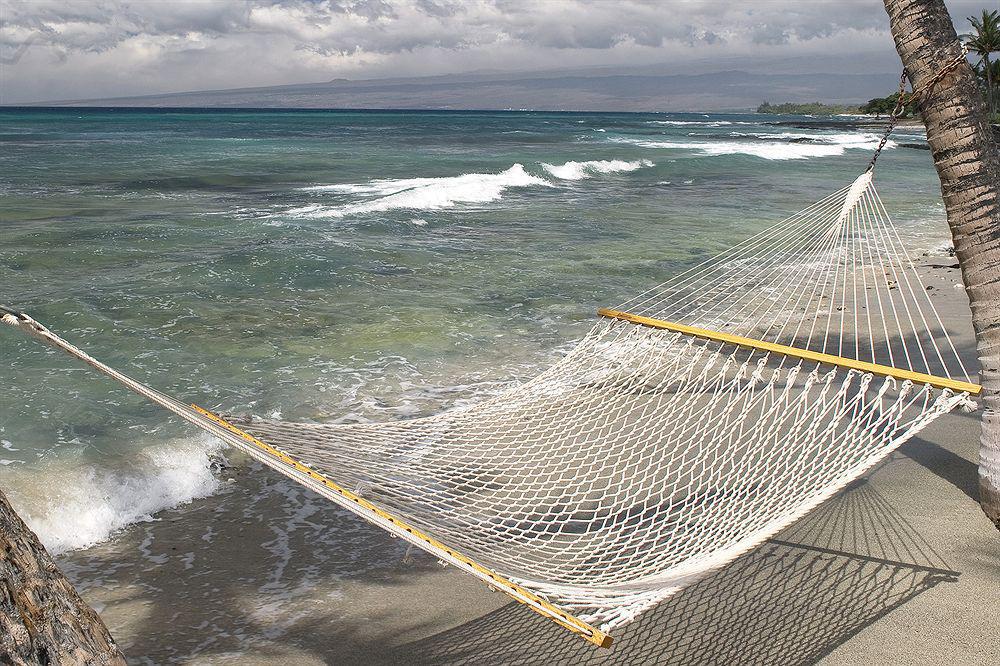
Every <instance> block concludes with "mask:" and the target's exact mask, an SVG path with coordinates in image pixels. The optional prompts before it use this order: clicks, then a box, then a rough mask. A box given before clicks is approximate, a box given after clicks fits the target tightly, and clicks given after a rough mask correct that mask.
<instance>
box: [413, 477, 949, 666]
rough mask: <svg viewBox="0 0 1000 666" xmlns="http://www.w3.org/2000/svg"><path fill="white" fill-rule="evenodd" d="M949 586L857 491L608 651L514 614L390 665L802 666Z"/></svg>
mask: <svg viewBox="0 0 1000 666" xmlns="http://www.w3.org/2000/svg"><path fill="white" fill-rule="evenodd" d="M957 577H958V573H957V572H955V571H951V570H950V569H949V568H948V565H947V564H946V563H945V562H944V561H943V560H942V559H941V557H940V556H939V555H937V554H936V553H935V552H934V551H933V550H932V549H931V548H930V546H929V545H928V544H927V543H926V542H925V541H924V540H923V539H921V538H920V536H919V535H918V534H917V533H916V532H915V531H914V529H913V528H912V527H911V526H910V525H909V524H908V523H907V522H906V521H905V520H904V519H903V518H902V516H900V515H899V514H898V513H897V512H896V511H895V510H894V509H893V508H892V507H891V506H890V505H889V504H888V502H886V501H885V499H883V498H882V496H881V495H879V493H878V492H877V491H876V490H875V489H874V488H872V487H871V486H869V485H868V484H867V483H864V482H861V483H856V484H854V485H853V486H852V487H851V488H850V489H849V490H847V491H846V492H844V493H843V494H841V495H840V496H838V497H837V498H836V499H834V500H831V501H830V502H828V503H827V504H826V505H824V506H823V507H822V508H821V509H819V510H818V511H816V512H815V513H813V514H812V515H810V516H809V517H807V518H806V519H804V520H803V521H801V522H799V523H797V524H796V525H794V526H793V527H792V528H790V529H789V530H786V531H785V532H784V533H783V534H782V535H781V538H780V539H774V540H772V541H770V542H768V543H767V544H765V545H763V546H761V547H760V548H758V549H756V550H754V551H752V552H751V553H749V554H747V555H745V556H744V557H742V558H740V559H738V560H736V561H735V562H733V563H732V564H730V565H729V566H727V567H725V568H723V569H721V570H720V571H718V572H716V573H714V574H712V575H710V576H708V577H707V578H704V579H702V580H701V581H700V582H698V583H696V584H695V585H692V586H691V587H688V588H687V589H685V590H683V591H681V592H680V593H678V594H676V595H674V596H673V597H671V598H670V599H667V600H666V601H665V602H663V603H662V604H660V605H659V606H658V607H656V608H655V609H653V610H652V611H650V612H648V613H646V614H645V615H643V616H641V617H640V618H639V619H638V620H637V621H636V622H634V623H633V624H631V625H628V626H626V627H623V628H621V629H619V630H618V631H615V632H612V633H613V634H614V635H615V638H616V644H615V645H614V646H613V647H612V649H611V650H608V651H603V650H597V649H595V648H593V647H592V646H591V645H590V644H588V643H585V642H583V641H581V640H580V639H578V638H575V637H572V636H570V635H568V634H566V633H565V632H563V631H561V630H559V629H558V628H556V627H555V626H553V625H552V624H551V623H549V622H548V621H547V620H545V619H543V618H541V617H537V616H535V615H534V614H532V613H530V612H529V611H527V610H526V609H524V608H521V607H520V606H519V605H518V604H510V605H508V606H505V607H504V608H502V609H500V610H498V611H496V612H494V613H490V614H488V615H486V616H484V617H481V618H479V619H477V620H474V621H472V622H469V623H467V624H464V625H462V626H460V627H457V628H455V629H452V630H450V631H446V632H443V633H441V634H438V635H436V636H432V637H430V638H427V639H425V640H421V641H418V642H415V643H412V644H409V645H406V646H404V647H403V648H402V649H401V650H400V651H399V652H398V653H397V654H396V657H397V658H398V659H399V661H400V663H403V662H407V661H409V662H419V663H427V664H432V663H433V664H625V663H629V664H637V663H657V664H762V665H763V664H778V663H780V664H810V663H814V662H815V661H817V660H818V659H820V658H821V657H823V656H824V655H826V654H827V653H829V652H830V651H831V650H833V649H834V648H836V647H837V646H838V645H840V644H841V643H843V642H844V641H846V640H848V639H849V638H851V637H852V636H853V635H855V634H856V633H857V632H859V631H860V630H862V629H864V628H865V627H867V626H868V625H870V624H872V623H873V622H875V621H876V620H878V619H879V618H880V617H882V616H883V615H885V614H886V613H889V612H891V611H892V610H893V609H895V608H898V607H899V606H901V605H902V604H905V603H906V602H907V601H909V600H910V599H912V598H914V597H916V596H917V595H919V594H921V593H922V592H925V591H927V590H929V589H930V588H932V587H934V586H935V585H937V584H939V583H943V582H952V581H955V580H957Z"/></svg>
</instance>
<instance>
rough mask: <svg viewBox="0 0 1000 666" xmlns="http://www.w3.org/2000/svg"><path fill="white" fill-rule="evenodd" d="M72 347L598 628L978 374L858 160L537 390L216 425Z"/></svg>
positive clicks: (378, 521) (699, 571)
mask: <svg viewBox="0 0 1000 666" xmlns="http://www.w3.org/2000/svg"><path fill="white" fill-rule="evenodd" d="M5 312H6V314H5V315H4V317H3V320H4V321H5V322H6V323H8V324H11V325H13V326H15V327H18V328H20V329H23V330H25V331H27V332H28V333H31V334H33V335H35V336H37V337H39V338H41V339H42V340H44V341H46V342H48V343H50V344H52V345H55V346H56V347H59V348H61V349H63V350H64V351H67V352H69V353H70V354H72V355H73V356H76V357H77V358H79V359H82V360H83V361H85V362H86V363H88V364H90V365H91V366H93V367H94V368H96V369H97V370H99V371H101V372H103V373H105V374H107V375H109V376H111V377H113V378H114V379H116V380H118V381H120V382H121V383H123V384H125V386H127V387H128V388H130V389H132V390H133V391H135V392H137V393H139V394H141V395H143V396H145V397H146V398H148V399H150V400H152V401H153V402H155V403H158V404H160V405H162V406H163V407H165V408H167V409H169V410H170V411H172V412H174V413H176V414H178V415H179V416H181V417H183V418H184V419H186V420H188V421H190V422H191V423H193V424H195V425H197V426H199V427H200V428H203V429H204V430H206V431H208V432H209V433H212V434H213V435H216V436H218V437H219V438H221V439H223V440H225V441H226V442H227V443H229V444H231V445H232V446H234V447H236V448H238V449H240V450H242V451H244V452H246V453H247V454H249V455H250V456H251V457H253V458H255V459H256V460H259V461H260V462H262V463H264V464H265V465H268V466H269V467H271V468H273V469H275V470H277V471H278V472H280V473H282V474H284V475H286V476H288V477H290V478H292V479H294V480H295V481H297V482H299V483H301V484H302V485H304V486H306V487H308V488H311V489H312V490H314V491H316V492H318V493H320V494H321V495H324V496H325V497H327V498H329V499H330V500H332V501H333V502H336V503H337V504H339V505H341V506H343V507H345V508H346V509H349V510H350V511H352V512H354V513H355V514H357V515H358V516H360V517H361V518H363V519H365V520H367V521H369V522H371V523H374V524H375V525H378V526H379V527H381V528H383V529H385V530H387V531H389V532H391V533H392V534H394V535H397V536H399V537H401V538H403V539H405V540H406V541H408V542H409V543H411V544H413V545H415V546H418V547H420V548H422V549H424V550H425V551H428V552H429V553H432V554H433V555H435V556H436V557H438V558H439V559H440V560H442V561H444V562H446V563H449V564H452V565H454V566H456V567H458V568H459V569H461V570H463V571H465V572H467V573H469V574H471V575H473V576H476V577H477V578H479V579H481V580H482V581H484V582H485V583H487V584H488V585H490V586H492V587H494V588H496V589H499V590H502V591H503V592H505V593H507V594H509V595H510V596H511V597H513V598H514V599H516V600H517V601H519V602H522V603H524V604H526V605H528V606H529V607H530V608H532V609H533V610H535V611H537V612H539V613H541V614H543V615H545V616H546V617H548V618H550V619H552V620H553V621H555V622H557V623H558V624H560V625H561V626H563V627H564V628H566V629H568V630H570V631H572V632H574V633H577V634H579V635H581V636H583V637H585V638H586V639H587V640H590V641H591V642H593V643H596V644H598V645H602V646H608V645H610V643H611V638H610V636H609V635H608V632H609V631H611V630H613V629H615V628H616V627H620V626H621V625H623V624H625V623H627V622H629V621H631V620H633V619H634V618H635V617H636V616H637V615H638V614H639V613H641V612H643V611H644V610H646V609H648V608H650V607H651V606H653V605H654V604H656V603H658V602H659V601H661V600H663V599H664V598H666V597H668V596H670V595H671V594H673V593H675V592H677V591H678V590H680V589H681V588H682V587H683V586H685V585H687V584H689V583H691V582H692V581H694V580H696V579H698V578H699V577H701V576H704V575H705V574H706V573H707V572H710V571H712V570H714V569H717V568H718V567H720V566H722V565H723V564H725V563H727V562H729V561H731V560H733V559H734V558H736V557H737V556H738V555H740V554H741V553H744V552H746V551H748V550H749V549H751V548H753V547H754V546H755V545H757V544H759V543H761V542H762V541H764V540H765V539H767V538H768V537H770V536H772V535H774V534H775V533H776V532H778V531H779V530H781V529H782V528H784V527H786V526H787V525H789V524H790V523H792V522H793V521H795V520H796V519H797V518H799V517H801V516H803V515H804V514H805V513H806V512H808V511H809V510H811V509H812V508H814V507H816V506H817V505H818V504H820V503H821V502H823V501H824V500H825V499H827V498H829V497H830V496H832V495H833V494H834V493H836V492H837V491H838V490H839V489H841V488H843V487H844V486H845V485H846V484H848V483H849V482H850V481H852V480H853V479H855V478H857V477H858V476H860V475H862V474H863V473H864V472H865V471H866V470H868V469H870V468H871V467H872V466H873V465H875V464H876V463H878V462H879V461H880V460H882V459H883V458H885V457H886V456H887V455H888V454H889V453H890V452H892V451H893V450H894V449H896V448H897V447H899V446H900V445H901V444H902V443H903V442H905V441H906V440H907V439H908V438H910V437H911V436H913V435H914V434H915V433H917V432H919V431H920V430H921V428H923V427H925V426H926V425H927V424H928V423H930V422H931V421H932V420H933V419H934V418H936V417H937V416H939V415H941V414H944V413H946V412H948V411H949V410H951V409H953V408H955V407H956V406H959V405H963V404H965V405H966V406H969V407H973V406H974V403H973V402H972V400H971V397H970V396H972V395H976V394H978V393H979V390H980V387H979V386H977V385H975V384H973V383H971V380H970V378H969V374H968V372H967V371H966V370H965V368H964V367H963V365H962V362H961V359H960V358H959V356H958V353H957V352H956V350H955V347H954V346H953V344H952V342H951V340H950V339H949V337H948V333H947V331H946V329H945V326H944V324H943V323H942V321H941V319H940V317H939V316H938V314H937V313H936V311H935V309H934V306H933V304H932V303H931V299H930V297H929V295H928V292H927V291H926V290H925V289H924V287H923V285H922V284H921V282H920V276H919V275H918V274H917V271H916V269H915V267H914V264H913V262H912V261H911V260H910V259H909V258H908V257H907V254H906V250H905V247H904V242H903V241H902V239H901V237H900V236H899V234H898V233H897V231H896V229H895V227H894V226H893V224H892V222H891V220H890V218H889V215H888V214H887V212H886V210H885V207H884V206H883V204H882V201H881V199H880V198H879V195H878V194H877V192H876V191H875V188H874V186H873V184H872V171H871V170H869V171H867V172H866V173H865V174H864V175H862V176H861V177H860V178H858V179H857V180H856V181H855V182H854V183H853V184H851V185H850V186H848V187H845V188H843V189H841V190H839V191H837V192H835V193H833V194H831V195H830V196H827V197H826V198H824V199H822V200H821V201H819V202H817V203H815V204H813V205H811V206H809V207H808V208H806V209H805V210H803V211H801V212H800V213H797V214H795V215H793V216H792V217H789V218H788V219H786V220H784V221H782V222H780V223H779V224H777V225H775V226H774V227H773V228H770V229H768V230H766V231H764V232H762V233H760V234H757V235H755V236H753V237H751V238H749V239H748V240H746V241H744V242H742V243H740V244H739V245H737V246H736V247H734V248H732V249H730V250H728V251H726V252H724V253H722V254H720V255H718V256H716V257H714V258H712V259H710V260H708V261H706V262H704V263H702V264H700V265H698V266H696V267H694V268H692V269H691V270H689V271H687V272H686V273H683V274H681V275H678V276H676V277H674V278H673V279H671V280H670V281H668V282H665V283H663V284H661V285H659V286H656V287H654V288H652V289H650V290H648V291H646V292H644V293H642V294H640V295H638V296H636V297H635V298H633V299H631V300H629V301H626V302H625V303H622V304H620V305H618V306H616V307H615V308H614V309H606V310H601V311H600V315H601V317H600V319H599V321H598V322H597V323H596V325H595V326H594V327H593V329H592V330H591V331H590V333H589V334H587V335H586V337H584V339H583V340H582V341H581V342H580V344H579V345H578V346H577V347H576V348H575V349H574V350H573V351H571V352H570V353H569V354H567V355H566V356H565V357H564V358H563V359H562V360H561V361H559V362H557V363H556V364H555V365H554V366H552V367H551V368H549V369H548V370H547V371H545V372H543V373H542V374H541V375H539V376H538V377H537V378H536V379H534V380H533V381H529V382H527V383H526V384H523V385H521V386H519V387H517V388H514V389H512V390H509V391H507V392H506V393H504V394H502V395H499V396H497V397H495V398H493V399H490V400H486V401H484V402H482V403H479V404H476V405H472V406H468V407H464V408H461V409H455V410H453V411H449V412H446V413H442V414H439V415H436V416H432V417H429V418H420V419H414V420H409V421H399V422H392V423H381V424H351V425H330V424H325V423H289V422H283V421H277V420H272V419H259V418H251V417H235V416H233V417H230V416H219V415H216V414H213V413H211V412H209V411H207V410H204V409H202V408H200V407H197V406H192V405H187V404H185V403H183V402H180V401H178V400H176V399H174V398H171V397H169V396H167V395H164V394H163V393H160V392H158V391H156V390H154V389H152V388H150V387H148V386H145V385H143V384H141V383H139V382H137V381H135V380H133V379H130V378H129V377H127V376H125V375H123V374H121V373H119V372H117V371H115V370H113V369H112V368H110V367H108V366H106V365H104V364H102V363H100V362H99V361H97V360H95V359H94V358H92V357H90V356H89V355H87V354H86V353H85V352H83V351H82V350H80V349H78V348H76V347H74V346H73V345H71V344H70V343H68V342H66V341H65V340H62V339H61V338H59V337H57V336H56V335H55V334H53V333H51V332H50V331H49V330H48V329H46V328H45V327H43V326H42V325H41V324H39V323H38V322H36V321H34V320H33V319H31V318H30V317H28V316H27V315H24V314H22V313H17V312H13V311H9V310H8V311H5Z"/></svg>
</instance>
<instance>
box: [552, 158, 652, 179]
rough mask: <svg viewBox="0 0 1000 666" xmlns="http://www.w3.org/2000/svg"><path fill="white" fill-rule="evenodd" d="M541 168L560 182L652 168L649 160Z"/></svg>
mask: <svg viewBox="0 0 1000 666" xmlns="http://www.w3.org/2000/svg"><path fill="white" fill-rule="evenodd" d="M541 164H542V168H543V169H545V170H546V171H548V172H549V173H550V174H552V175H553V176H555V177H556V178H560V179H562V180H583V179H584V178H590V177H591V176H594V175H596V174H599V173H622V172H629V171H635V170H637V169H641V168H643V167H651V166H653V162H651V161H649V160H634V161H631V162H626V161H625V160H591V161H588V162H566V163H565V164H559V165H555V164H546V163H545V162H542V163H541Z"/></svg>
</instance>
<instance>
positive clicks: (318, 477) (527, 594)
mask: <svg viewBox="0 0 1000 666" xmlns="http://www.w3.org/2000/svg"><path fill="white" fill-rule="evenodd" d="M191 407H192V408H193V409H194V410H196V411H197V412H198V413H199V414H201V415H202V416H204V417H206V418H208V419H210V420H211V421H213V422H214V423H216V424H217V425H219V426H221V427H223V428H225V429H226V430H228V431H229V432H231V433H233V434H235V435H239V436H240V437H241V438H243V439H244V440H246V441H247V442H248V443H249V444H251V445H253V446H254V447H255V448H257V449H259V450H260V451H261V452H263V453H265V454H267V455H268V456H269V457H272V458H276V459H277V460H280V461H281V462H283V463H285V464H286V465H288V466H290V467H292V468H294V469H295V470H296V471H297V472H300V473H302V474H305V475H307V476H308V477H309V478H311V479H312V480H313V481H316V482H318V483H321V484H322V485H324V486H325V487H327V488H329V489H330V490H332V491H334V492H335V493H337V494H338V495H340V496H341V497H343V498H344V499H345V500H347V501H349V502H352V503H354V504H356V505H358V506H360V507H361V508H363V509H365V510H367V511H368V512H370V513H372V514H375V516H376V517H377V518H379V519H381V521H385V522H386V523H389V524H390V525H392V527H393V528H395V529H397V530H401V531H403V532H406V533H407V534H408V535H409V536H411V537H414V538H416V539H418V540H420V541H422V542H424V543H425V544H426V545H427V546H429V547H430V549H431V551H432V552H436V553H437V554H439V555H444V556H446V557H447V559H448V560H450V561H451V562H452V563H453V564H456V565H457V566H461V567H464V568H466V569H467V570H468V572H469V573H471V574H473V575H474V576H476V577H477V578H479V579H480V580H482V581H484V582H486V583H487V584H489V585H490V586H492V587H494V588H496V589H498V590H500V591H501V592H504V593H506V594H507V595H509V596H510V597H511V598H513V599H514V600H515V601H518V602H520V603H522V604H524V605H526V606H527V607H528V608H530V609H531V610H533V611H535V612H536V613H538V614H540V615H544V616H545V617H547V618H549V619H550V620H552V621H553V622H555V623H556V624H558V625H559V626H561V627H563V628H564V629H568V630H569V631H571V632H573V633H574V634H577V635H578V636H581V637H582V638H585V639H586V640H588V641H590V642H591V643H593V644H595V645H597V646H598V647H602V648H607V647H611V643H612V638H611V636H609V635H607V634H606V633H604V632H602V631H600V630H599V629H597V628H596V627H593V626H591V625H589V624H587V623H586V622H584V621H583V620H581V619H579V618H577V617H575V616H573V615H570V614H569V613H567V612H566V611H564V610H561V609H560V608H558V607H556V606H553V605H552V604H550V603H549V602H548V601H546V600H545V599H542V598H541V597H539V596H538V595H537V594H535V593H534V592H532V591H530V590H528V589H525V588H523V587H521V586H520V585H518V584H517V583H514V582H512V581H510V580H507V579H506V578H504V577H503V576H501V575H500V574H498V573H496V572H495V571H493V570H491V569H488V568H486V567H484V566H482V565H480V564H477V563H476V562H474V561H473V560H471V559H469V558H468V557H466V556H465V555H462V554H461V553H459V552H458V551H456V550H455V549H454V548H450V547H448V546H446V545H444V544H443V543H441V542H440V541H438V540H437V539H435V538H433V537H431V536H428V535H427V534H424V533H423V532H421V531H420V530H418V529H416V528H415V527H413V526H411V525H409V524H407V523H406V522H404V521H402V520H400V519H399V518H397V517H396V516H393V515H392V514H390V513H387V512H386V511H384V510H382V509H380V508H379V507H378V506H376V505H375V504H372V503H371V502H369V501H368V500H366V499H364V498H363V497H360V496H359V495H357V494H355V493H352V492H351V491H349V490H347V489H345V488H342V487H341V486H339V485H337V484H336V483H334V482H333V481H331V480H330V479H328V478H326V477H325V476H324V475H322V474H320V473H319V472H316V471H314V470H313V469H312V468H310V467H308V466H307V465H304V464H303V463H301V462H299V461H298V460H296V459H295V458H292V457H291V456H289V455H288V454H286V453H284V452H282V451H279V450H278V449H276V448H274V447H273V446H271V445H270V444H266V443H264V442H262V441H261V440H259V439H257V438H256V437H254V436H253V435H251V434H249V433H246V432H244V431H242V430H240V429H239V428H237V427H236V426H234V425H233V424H232V423H229V422H228V421H226V420H225V419H223V418H222V417H221V416H219V415H217V414H213V413H212V412H210V411H208V410H207V409H202V408H201V407H199V406H198V405H191Z"/></svg>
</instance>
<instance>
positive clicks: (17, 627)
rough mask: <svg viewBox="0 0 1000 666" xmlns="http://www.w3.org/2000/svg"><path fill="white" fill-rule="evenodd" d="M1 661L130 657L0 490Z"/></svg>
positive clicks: (121, 665)
mask: <svg viewBox="0 0 1000 666" xmlns="http://www.w3.org/2000/svg"><path fill="white" fill-rule="evenodd" d="M0 664H53V665H65V666H70V665H73V664H94V665H99V664H104V665H108V666H125V658H124V657H123V656H122V653H121V652H120V651H119V650H118V647H117V646H116V645H115V641H114V639H112V638H111V634H110V633H108V629H107V627H105V626H104V623H103V622H102V621H101V618H100V617H99V616H98V615H97V613H96V612H94V610H93V609H92V608H91V607H90V606H88V605H87V604H86V603H85V602H84V601H83V599H81V598H80V596H79V595H78V594H77V593H76V590H74V589H73V586H72V585H71V584H70V582H69V581H68V580H66V577H65V576H63V575H62V572H60V571H59V569H58V567H56V564H55V562H53V561H52V558H51V557H50V556H49V554H48V553H47V552H46V551H45V548H44V547H43V546H42V544H41V543H39V541H38V537H36V536H35V534H34V533H33V532H32V531H31V530H29V529H28V527H27V526H26V525H25V524H24V522H23V521H22V520H21V519H20V518H19V517H18V515H17V514H16V513H14V510H13V509H12V508H11V507H10V504H9V503H8V502H7V498H6V497H4V494H3V493H2V492H0Z"/></svg>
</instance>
